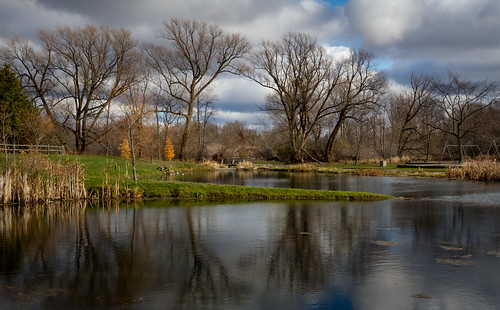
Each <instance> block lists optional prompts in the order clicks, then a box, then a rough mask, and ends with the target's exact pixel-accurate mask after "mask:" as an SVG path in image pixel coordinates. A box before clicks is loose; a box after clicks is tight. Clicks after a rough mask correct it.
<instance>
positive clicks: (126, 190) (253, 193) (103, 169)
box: [48, 155, 391, 201]
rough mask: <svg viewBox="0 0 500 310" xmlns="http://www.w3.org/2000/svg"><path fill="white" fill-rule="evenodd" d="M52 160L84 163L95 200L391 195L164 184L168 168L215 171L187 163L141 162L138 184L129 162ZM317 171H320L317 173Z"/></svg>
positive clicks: (89, 158)
mask: <svg viewBox="0 0 500 310" xmlns="http://www.w3.org/2000/svg"><path fill="white" fill-rule="evenodd" d="M48 157H49V158H50V159H51V160H53V161H61V162H75V161H78V162H79V163H81V164H82V165H83V167H84V169H85V186H86V188H87V191H88V192H89V193H90V194H91V195H93V197H94V198H98V197H100V198H102V197H109V198H111V197H113V198H126V197H132V198H181V199H204V200H239V201H242V200H243V201H244V200H313V199H314V200H380V199H388V198H391V197H389V196H384V195H377V194H370V193H357V192H338V191H323V190H304V189H283V188H258V187H245V186H230V185H215V184H205V183H190V182H170V181H162V180H161V178H162V176H163V172H161V171H160V170H159V169H158V168H159V167H167V168H170V169H171V170H173V171H175V172H179V173H188V172H200V171H213V169H214V168H212V167H208V166H204V165H200V164H195V163H187V162H178V161H159V160H154V161H151V160H138V161H137V165H136V170H137V176H138V181H137V182H133V180H132V166H131V163H130V161H129V160H125V159H123V158H119V157H108V156H92V155H49V156H48ZM316 172H317V171H316Z"/></svg>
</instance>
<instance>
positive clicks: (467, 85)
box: [429, 72, 499, 162]
mask: <svg viewBox="0 0 500 310" xmlns="http://www.w3.org/2000/svg"><path fill="white" fill-rule="evenodd" d="M434 93H435V96H436V100H437V105H438V107H439V109H440V110H441V112H442V113H443V114H444V115H445V116H446V119H445V120H444V121H443V122H440V123H437V124H433V123H431V124H429V125H430V126H433V127H434V128H436V129H438V130H441V131H442V132H444V133H447V134H449V135H451V136H453V137H454V138H455V139H456V141H457V146H458V154H459V155H458V156H459V157H458V160H459V162H462V161H463V156H464V151H463V138H464V137H465V136H467V135H468V134H469V133H471V132H473V131H474V130H476V129H477V128H479V127H480V126H481V125H483V124H484V121H483V119H482V118H479V117H477V116H478V115H479V114H480V113H481V112H482V111H483V110H484V109H486V108H488V107H489V106H491V105H492V104H493V103H494V102H495V101H496V100H498V98H499V93H498V91H497V87H496V84H495V83H492V82H488V81H486V80H484V81H468V80H463V79H462V78H461V77H460V76H459V75H458V74H456V73H452V72H450V73H448V81H437V82H436V83H435V92H434Z"/></svg>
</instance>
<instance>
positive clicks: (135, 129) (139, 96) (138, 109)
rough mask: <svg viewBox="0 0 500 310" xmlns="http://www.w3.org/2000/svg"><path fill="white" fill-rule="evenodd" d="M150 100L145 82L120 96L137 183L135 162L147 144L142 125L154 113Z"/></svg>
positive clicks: (133, 172) (133, 173)
mask: <svg viewBox="0 0 500 310" xmlns="http://www.w3.org/2000/svg"><path fill="white" fill-rule="evenodd" d="M151 98H152V96H151V94H150V91H149V90H148V83H147V80H145V81H144V82H142V83H137V84H135V85H133V86H132V87H130V88H129V89H128V90H127V92H125V93H124V94H123V95H122V96H121V99H122V103H121V110H122V111H123V114H124V120H125V122H124V125H125V132H126V138H127V140H128V143H129V147H130V160H131V162H132V176H133V179H134V181H137V172H136V162H137V158H139V157H140V151H141V147H143V146H145V145H146V144H148V143H149V140H148V139H147V138H146V135H145V134H144V123H145V122H146V120H147V118H148V117H149V116H150V115H151V114H152V113H153V111H154V110H153V105H152V103H151V101H152V100H151Z"/></svg>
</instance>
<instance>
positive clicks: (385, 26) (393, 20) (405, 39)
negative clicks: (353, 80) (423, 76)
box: [346, 0, 500, 81]
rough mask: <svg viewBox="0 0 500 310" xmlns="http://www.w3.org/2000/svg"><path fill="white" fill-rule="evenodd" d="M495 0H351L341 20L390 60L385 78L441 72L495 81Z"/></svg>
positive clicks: (498, 65) (499, 11)
mask: <svg viewBox="0 0 500 310" xmlns="http://www.w3.org/2000/svg"><path fill="white" fill-rule="evenodd" d="M498 16H500V2H499V1H498V0H459V1H455V0H453V1H452V0H428V1H420V0H400V1H398V2H397V3H394V1H389V0H370V1H368V0H351V1H350V2H349V4H348V5H347V7H346V18H347V19H348V21H349V25H350V26H351V29H353V30H354V31H355V33H356V34H361V37H362V38H363V44H364V45H365V46H366V47H367V48H368V49H370V50H372V51H374V52H375V54H377V55H381V56H387V57H390V58H392V59H393V60H394V65H393V68H392V70H390V71H389V72H388V73H389V76H390V77H392V78H394V79H397V80H398V81H403V80H404V79H403V78H402V77H403V76H404V75H405V74H406V75H407V76H409V75H410V74H411V72H413V71H416V72H424V73H430V74H446V72H447V71H457V72H460V73H462V74H464V75H465V76H467V77H468V78H472V79H475V78H479V79H485V78H490V79H492V80H497V81H500V58H499V57H498V55H499V53H500V35H499V33H500V19H499V18H498Z"/></svg>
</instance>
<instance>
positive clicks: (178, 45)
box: [145, 19, 249, 160]
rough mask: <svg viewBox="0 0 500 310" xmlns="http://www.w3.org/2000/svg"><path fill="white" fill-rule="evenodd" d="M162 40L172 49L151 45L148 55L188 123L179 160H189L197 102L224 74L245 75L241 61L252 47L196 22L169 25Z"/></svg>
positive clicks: (165, 27)
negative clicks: (187, 158) (190, 134)
mask: <svg viewBox="0 0 500 310" xmlns="http://www.w3.org/2000/svg"><path fill="white" fill-rule="evenodd" d="M161 37H162V38H163V39H166V40H167V41H168V43H169V45H168V46H166V47H164V46H153V45H149V46H146V48H145V51H146V54H147V56H148V61H149V63H150V65H151V67H152V68H153V69H154V70H155V71H156V72H157V73H158V74H159V76H160V77H161V81H160V82H161V83H160V87H161V89H162V90H164V91H165V92H166V93H168V95H169V96H171V97H172V98H173V100H175V101H176V102H177V104H178V107H179V109H178V110H177V113H178V114H179V115H180V116H182V117H184V119H185V127H184V133H183V135H182V141H181V146H180V150H179V159H181V160H185V159H186V147H187V143H188V140H189V133H190V129H191V121H192V118H193V112H194V108H195V104H196V100H197V98H199V97H200V96H201V95H202V94H203V93H204V91H205V90H206V89H207V88H208V87H209V86H210V85H211V84H212V83H213V81H214V80H215V79H216V78H217V77H218V76H219V75H220V74H222V73H234V74H239V73H241V70H242V69H243V67H241V66H238V60H239V59H241V58H242V57H243V56H244V55H245V54H246V53H247V52H248V50H249V44H248V42H247V40H246V39H245V38H244V37H242V36H241V35H240V34H237V33H232V34H226V33H224V32H223V31H222V29H220V28H219V27H218V26H217V25H209V24H207V23H204V22H200V21H193V20H178V19H171V20H170V21H169V22H165V23H164V29H163V32H162V33H161Z"/></svg>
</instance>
